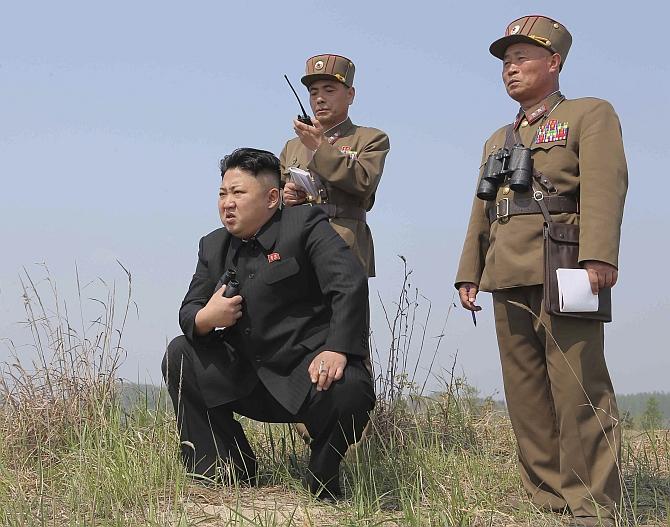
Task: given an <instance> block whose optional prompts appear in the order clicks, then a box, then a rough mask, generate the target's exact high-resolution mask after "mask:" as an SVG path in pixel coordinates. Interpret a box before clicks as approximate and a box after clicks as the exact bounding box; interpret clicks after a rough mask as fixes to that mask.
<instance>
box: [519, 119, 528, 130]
mask: <svg viewBox="0 0 670 527" xmlns="http://www.w3.org/2000/svg"><path fill="white" fill-rule="evenodd" d="M521 126H522V127H524V128H525V127H526V126H528V121H526V120H525V119H524V120H523V121H521Z"/></svg>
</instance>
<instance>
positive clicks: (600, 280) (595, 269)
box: [584, 260, 619, 295]
mask: <svg viewBox="0 0 670 527" xmlns="http://www.w3.org/2000/svg"><path fill="white" fill-rule="evenodd" d="M584 269H586V270H587V272H588V273H589V282H591V291H592V292H593V294H594V295H597V294H598V292H599V291H600V290H601V289H603V288H604V287H614V284H616V281H617V278H618V277H619V272H618V271H617V268H616V267H614V266H613V265H610V264H608V263H605V262H599V261H598V260H588V261H586V262H584Z"/></svg>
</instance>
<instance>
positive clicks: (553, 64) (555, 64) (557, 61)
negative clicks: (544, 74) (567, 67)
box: [549, 53, 563, 73]
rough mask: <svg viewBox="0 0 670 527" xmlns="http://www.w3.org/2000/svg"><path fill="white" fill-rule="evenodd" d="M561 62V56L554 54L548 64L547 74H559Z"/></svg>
mask: <svg viewBox="0 0 670 527" xmlns="http://www.w3.org/2000/svg"><path fill="white" fill-rule="evenodd" d="M561 62H563V59H561V56H560V55H559V54H558V53H554V54H553V55H552V56H551V59H550V62H549V72H550V73H559V72H560V71H561Z"/></svg>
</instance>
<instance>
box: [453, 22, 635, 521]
mask: <svg viewBox="0 0 670 527" xmlns="http://www.w3.org/2000/svg"><path fill="white" fill-rule="evenodd" d="M571 42H572V37H571V36H570V33H569V32H568V31H567V29H566V28H565V27H564V26H563V25H562V24H560V23H559V22H556V21H555V20H551V19H549V18H546V17H543V16H527V17H523V18H520V19H518V20H515V21H513V22H512V23H511V24H509V26H508V27H507V30H506V33H505V36H504V37H502V38H500V39H498V40H496V41H495V42H494V43H493V44H491V47H490V51H491V53H492V54H493V55H494V56H495V57H497V58H499V59H501V60H502V61H503V69H502V79H503V83H504V85H505V89H506V90H507V93H508V95H509V96H510V97H511V98H512V99H514V100H515V101H516V102H518V103H519V104H520V105H521V108H520V110H519V112H518V114H517V116H516V118H515V119H514V121H513V124H512V125H511V126H510V127H509V129H508V127H502V128H500V129H499V130H497V131H496V132H494V133H493V135H492V136H491V137H490V138H489V139H488V140H487V141H486V144H485V146H484V153H483V157H482V165H481V167H480V181H479V182H478V189H481V176H482V173H483V172H484V169H485V163H486V160H487V158H488V157H489V155H490V154H491V153H495V152H497V151H498V150H499V149H500V148H501V147H503V146H505V145H507V146H510V143H511V144H514V143H523V145H525V146H526V147H529V148H530V149H531V155H532V160H533V165H534V168H535V170H536V171H537V174H536V177H534V178H533V185H532V187H531V188H530V189H529V190H528V191H527V192H514V191H513V190H511V189H510V186H509V181H505V182H503V183H501V184H500V185H499V187H498V189H497V193H496V192H495V191H494V193H493V196H491V197H492V198H493V199H492V200H491V201H485V200H483V199H479V198H478V197H475V198H474V202H473V205H472V212H471V215H470V223H469V225H468V229H467V234H466V237H465V243H464V246H463V252H462V254H461V260H460V265H459V269H458V274H457V276H456V287H457V288H458V290H459V296H460V300H461V303H462V305H463V307H465V308H466V309H468V310H471V311H478V310H480V309H481V308H480V307H479V306H477V305H476V296H477V293H478V291H480V290H481V291H490V292H492V293H493V305H494V314H495V322H496V333H497V337H498V345H499V348H500V357H501V363H502V371H503V380H504V385H505V396H506V399H507V404H508V408H509V414H510V418H511V421H512V426H513V428H514V433H515V435H516V438H517V443H518V455H519V466H520V471H521V479H522V481H523V485H524V487H525V489H526V490H527V492H528V493H529V495H530V497H531V499H532V501H533V503H534V504H535V505H537V506H538V507H541V508H545V509H551V510H554V511H561V510H566V509H569V510H570V512H571V513H572V514H573V515H574V522H575V523H574V524H575V525H601V524H602V525H612V524H613V523H612V518H613V517H614V516H615V514H616V509H617V507H618V505H619V502H620V499H621V485H620V479H619V473H618V466H619V461H620V448H621V427H620V424H619V418H618V413H617V406H616V401H615V397H614V390H613V388H612V382H611V380H610V376H609V373H608V371H607V366H606V364H605V358H604V350H603V345H604V343H603V324H602V322H599V321H596V320H589V319H585V318H568V317H564V316H553V315H549V314H547V313H546V312H545V310H544V308H543V305H542V298H543V285H542V284H543V281H544V278H543V215H542V214H541V210H540V207H539V203H538V201H537V200H539V199H543V200H544V203H545V204H546V205H547V207H548V210H549V213H551V217H552V220H553V221H555V222H565V223H573V224H579V225H580V236H579V262H580V264H581V265H582V266H583V267H584V268H585V269H587V270H588V275H589V279H590V282H591V288H592V290H593V292H597V291H598V290H599V289H600V288H604V287H612V286H613V285H614V284H615V282H616V280H617V266H618V261H617V258H618V252H619V236H620V231H621V220H622V215H623V206H624V199H625V196H626V190H627V181H628V173H627V168H626V159H625V157H624V151H623V143H622V138H621V127H620V124H619V119H618V117H617V115H616V113H615V112H614V109H613V108H612V106H611V105H610V104H609V103H608V102H606V101H604V100H601V99H595V98H583V99H573V100H570V99H566V98H565V97H564V96H563V95H562V94H561V93H560V91H559V82H558V81H559V72H560V70H561V68H562V67H563V65H564V63H565V59H566V56H567V53H568V50H569V48H570V44H571ZM508 130H509V132H508ZM533 198H535V199H533ZM510 301H512V302H517V303H521V304H524V305H526V306H528V307H529V308H530V309H531V310H532V311H533V313H535V314H537V315H538V316H539V320H538V319H537V318H536V317H534V316H533V315H531V314H530V313H528V312H526V311H524V310H523V309H521V308H519V307H517V306H515V305H513V304H511V303H510Z"/></svg>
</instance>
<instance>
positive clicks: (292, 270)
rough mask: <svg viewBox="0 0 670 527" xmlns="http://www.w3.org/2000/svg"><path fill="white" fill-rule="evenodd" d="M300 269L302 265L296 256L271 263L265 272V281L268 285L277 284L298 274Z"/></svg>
mask: <svg viewBox="0 0 670 527" xmlns="http://www.w3.org/2000/svg"><path fill="white" fill-rule="evenodd" d="M298 271H300V265H298V261H297V260H296V259H295V258H294V257H291V258H287V259H286V260H279V261H278V262H273V263H271V264H270V267H269V268H268V270H267V271H265V273H263V281H264V282H265V283H266V284H268V285H272V284H276V283H277V282H280V281H282V280H285V279H286V278H289V277H291V276H293V275H295V274H297V273H298Z"/></svg>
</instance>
